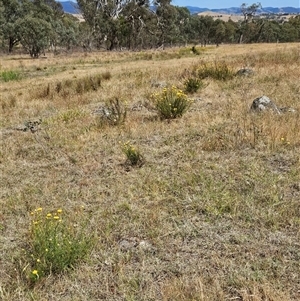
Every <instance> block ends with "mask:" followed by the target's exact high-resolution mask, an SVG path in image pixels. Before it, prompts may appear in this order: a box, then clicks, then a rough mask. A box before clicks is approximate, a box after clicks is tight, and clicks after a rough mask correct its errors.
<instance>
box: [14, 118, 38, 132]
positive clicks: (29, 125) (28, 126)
mask: <svg viewBox="0 0 300 301" xmlns="http://www.w3.org/2000/svg"><path fill="white" fill-rule="evenodd" d="M41 123H42V119H37V120H29V121H26V122H25V123H24V124H22V125H18V126H16V127H14V130H16V131H22V132H27V131H30V132H31V133H35V132H37V131H38V130H39V129H40V128H39V126H40V124H41Z"/></svg>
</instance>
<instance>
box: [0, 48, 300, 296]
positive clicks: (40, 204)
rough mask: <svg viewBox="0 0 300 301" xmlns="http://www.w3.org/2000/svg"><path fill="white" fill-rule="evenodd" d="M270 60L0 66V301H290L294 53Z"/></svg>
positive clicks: (297, 120) (125, 56)
mask: <svg viewBox="0 0 300 301" xmlns="http://www.w3.org/2000/svg"><path fill="white" fill-rule="evenodd" d="M271 46H272V47H270V44H268V45H264V44H257V45H256V44H253V45H235V46H232V45H221V46H220V47H207V48H205V51H204V50H203V51H202V48H200V47H199V48H196V50H198V51H199V52H200V54H199V55H195V54H194V53H193V52H192V51H191V47H187V48H182V49H178V48H174V49H166V50H161V51H157V52H154V51H149V52H147V51H145V52H140V53H139V52H136V53H131V52H122V53H111V52H107V53H106V52H103V53H88V54H85V55H82V54H75V53H74V54H72V55H70V56H68V57H62V56H59V57H58V56H56V57H51V56H48V58H47V59H44V60H42V61H41V62H40V61H39V60H24V59H22V58H20V59H19V60H18V59H17V58H16V57H15V58H14V60H11V59H10V58H9V56H5V57H3V60H2V61H1V67H3V70H15V71H16V72H19V73H20V74H23V73H25V72H26V76H22V77H21V78H20V79H19V80H11V81H7V82H4V81H2V84H1V85H0V94H1V106H0V110H1V112H0V113H1V117H2V118H1V122H0V127H1V128H0V134H1V148H0V165H1V174H0V175H1V181H0V195H1V197H0V206H1V208H2V210H1V212H0V250H1V251H0V252H1V256H0V258H1V259H0V299H1V300H7V301H11V300H33V299H34V300H54V299H57V298H59V299H60V300H63V301H64V300H65V301H68V300H83V301H84V300H114V301H118V300H120V301H121V300H141V301H142V300H145V301H146V300H147V301H148V300H178V301H179V300H201V301H202V300H207V301H208V300H246V301H248V300H249V301H250V300H251V301H259V300H273V301H279V300H280V301H282V300H283V301H296V300H299V282H300V278H299V277H300V276H299V270H300V260H299V258H300V252H299V241H300V237H299V227H300V219H299V216H300V207H299V199H300V156H299V154H300V132H299V130H298V129H299V128H300V116H299V112H300V106H299V89H300V85H299V77H300V74H299V72H300V71H299V60H298V58H297V53H299V47H298V45H296V44H276V45H275V44H274V45H271ZM193 66H194V67H193ZM243 67H247V68H251V69H253V71H254V72H253V74H252V75H251V76H232V74H234V75H235V74H236V72H237V71H238V70H239V69H240V68H243ZM37 68H38V69H39V70H38V69H37ZM201 68H202V69H201ZM200 69H201V72H200V71H199V70H200ZM28 70H31V71H30V72H27V71H28ZM108 70H109V71H108ZM46 72H49V73H47V75H46ZM199 74H200V75H201V74H202V75H201V76H200V75H199ZM188 79H190V80H188ZM191 79H193V80H191ZM186 80H188V81H186ZM199 83H200V87H198V86H199V85H198V84H199ZM172 86H173V88H172ZM29 87H30V88H29ZM175 87H176V88H175ZM189 89H190V90H189ZM186 93H190V95H189V96H187V94H186ZM149 95H152V97H153V98H151V100H152V101H150V102H149ZM261 95H266V96H268V97H269V98H270V99H272V100H273V101H274V102H275V104H276V105H277V106H278V107H279V108H286V109H285V110H283V111H282V114H277V113H275V112H272V111H265V112H253V111H250V107H251V104H252V101H253V100H254V99H255V98H257V97H259V96H261ZM125 100H126V101H125ZM291 109H293V110H291ZM175 113H176V114H175ZM158 117H160V118H158ZM36 120H38V123H36ZM125 141H128V142H126V143H124V142H125ZM124 167H125V168H124ZM82 206H83V207H84V208H85V210H84V211H82V210H81V208H82ZM37 208H43V209H42V210H41V209H37ZM60 220H61V222H60ZM46 250H48V251H46ZM53 296H55V297H53Z"/></svg>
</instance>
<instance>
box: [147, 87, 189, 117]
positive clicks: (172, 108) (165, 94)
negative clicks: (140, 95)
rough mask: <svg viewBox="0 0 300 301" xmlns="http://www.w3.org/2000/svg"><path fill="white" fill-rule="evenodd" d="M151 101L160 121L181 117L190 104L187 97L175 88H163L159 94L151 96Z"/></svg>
mask: <svg viewBox="0 0 300 301" xmlns="http://www.w3.org/2000/svg"><path fill="white" fill-rule="evenodd" d="M151 99H152V101H153V102H154V106H155V109H156V110H157V112H158V114H159V116H160V118H161V119H174V118H177V117H181V116H182V115H183V114H184V113H185V112H186V111H187V110H188V108H189V107H190V106H191V103H192V101H191V100H190V99H188V97H187V95H186V94H184V93H183V91H182V90H180V89H178V88H176V87H175V86H172V87H169V88H164V89H163V91H162V92H161V93H156V94H152V95H151Z"/></svg>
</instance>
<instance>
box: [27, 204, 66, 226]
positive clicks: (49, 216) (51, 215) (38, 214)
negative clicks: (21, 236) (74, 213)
mask: <svg viewBox="0 0 300 301" xmlns="http://www.w3.org/2000/svg"><path fill="white" fill-rule="evenodd" d="M42 211H43V208H42V207H39V208H37V209H35V210H34V211H32V212H30V214H31V215H32V216H36V220H33V222H32V223H33V224H34V225H38V224H39V223H40V222H41V220H40V217H41V213H42ZM62 212H63V211H62V209H57V210H56V212H55V213H50V212H49V213H47V214H46V219H48V220H49V219H54V220H60V216H59V215H60V214H61V213H62Z"/></svg>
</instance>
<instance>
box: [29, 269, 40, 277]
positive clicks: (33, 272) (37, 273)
mask: <svg viewBox="0 0 300 301" xmlns="http://www.w3.org/2000/svg"><path fill="white" fill-rule="evenodd" d="M31 273H32V274H33V275H35V276H37V277H38V276H39V272H38V270H33V271H32V272H31Z"/></svg>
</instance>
